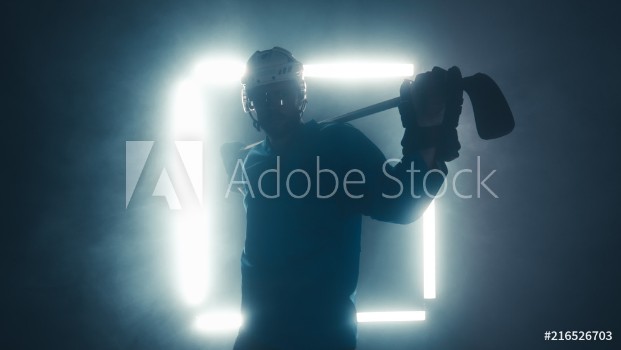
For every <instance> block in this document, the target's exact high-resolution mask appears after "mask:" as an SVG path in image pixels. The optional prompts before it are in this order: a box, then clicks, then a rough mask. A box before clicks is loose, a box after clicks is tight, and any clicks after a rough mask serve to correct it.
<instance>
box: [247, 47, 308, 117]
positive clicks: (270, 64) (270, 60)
mask: <svg viewBox="0 0 621 350" xmlns="http://www.w3.org/2000/svg"><path fill="white" fill-rule="evenodd" d="M281 81H294V82H297V83H298V85H297V86H298V89H299V90H298V92H299V97H300V98H299V101H298V109H299V111H300V115H302V113H303V112H304V109H305V108H306V82H305V81H304V65H302V63H301V62H300V61H298V60H296V59H295V58H294V57H293V55H292V54H291V52H289V51H287V50H285V49H283V48H282V47H278V46H275V47H274V48H272V49H269V50H264V51H257V52H255V53H254V54H253V55H252V56H251V57H250V59H248V63H246V72H245V73H244V75H243V76H242V79H241V83H242V91H241V95H242V96H241V97H242V106H243V107H244V112H246V113H250V116H251V117H252V119H253V120H255V118H254V117H253V116H252V114H251V112H253V111H254V106H253V105H252V101H250V99H249V98H248V92H249V91H250V90H252V89H253V88H256V87H259V86H263V85H268V84H273V83H277V82H281ZM257 126H258V125H256V121H255V127H257Z"/></svg>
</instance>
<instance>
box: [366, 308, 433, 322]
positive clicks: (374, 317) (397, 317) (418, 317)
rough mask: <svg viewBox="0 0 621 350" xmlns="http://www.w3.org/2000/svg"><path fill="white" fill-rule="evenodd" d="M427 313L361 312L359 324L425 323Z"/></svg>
mask: <svg viewBox="0 0 621 350" xmlns="http://www.w3.org/2000/svg"><path fill="white" fill-rule="evenodd" d="M424 320H425V311H391V312H359V313H358V323H370V322H412V321H424Z"/></svg>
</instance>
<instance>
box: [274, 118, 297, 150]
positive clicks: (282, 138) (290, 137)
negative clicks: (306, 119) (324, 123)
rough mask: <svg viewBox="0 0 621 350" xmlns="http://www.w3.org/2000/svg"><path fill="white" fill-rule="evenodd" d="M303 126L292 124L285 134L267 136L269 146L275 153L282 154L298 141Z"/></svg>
mask: <svg viewBox="0 0 621 350" xmlns="http://www.w3.org/2000/svg"><path fill="white" fill-rule="evenodd" d="M303 126H304V124H302V122H300V123H296V124H294V125H293V126H292V127H291V128H290V129H289V130H288V132H286V133H282V134H278V135H269V134H268V135H267V138H268V139H269V141H270V146H271V147H272V149H273V150H274V151H276V153H282V152H283V151H284V150H286V149H287V148H288V147H289V146H291V145H292V144H293V143H295V141H296V140H297V139H298V135H299V134H300V132H301V131H302V128H303Z"/></svg>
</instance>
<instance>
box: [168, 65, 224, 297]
mask: <svg viewBox="0 0 621 350" xmlns="http://www.w3.org/2000/svg"><path fill="white" fill-rule="evenodd" d="M172 97H173V99H172V118H171V125H170V129H169V130H170V133H171V135H170V136H171V138H173V140H174V145H175V152H172V153H171V155H170V156H169V157H170V158H169V160H168V161H167V163H168V164H180V166H179V167H175V170H176V179H184V178H186V179H188V180H189V183H188V184H186V186H180V187H181V188H179V193H180V199H181V206H180V208H178V209H179V210H177V211H175V212H173V213H171V216H172V219H173V227H174V229H173V232H172V247H173V254H174V256H173V259H174V262H175V277H176V283H177V290H178V293H179V294H180V296H181V298H182V300H183V301H184V302H185V303H186V304H189V305H192V306H196V305H200V304H201V303H202V302H203V301H204V300H205V298H206V296H207V293H208V289H209V286H210V285H213V281H211V280H210V276H209V272H210V266H209V259H208V257H209V247H210V245H209V241H208V238H209V228H210V227H211V222H210V217H209V215H210V213H209V212H208V211H209V210H208V208H209V206H210V203H209V201H206V202H205V201H203V192H204V190H205V187H204V183H203V180H204V178H205V176H204V174H203V164H204V163H203V162H204V161H208V160H209V158H210V155H209V154H206V153H204V152H203V149H204V147H203V140H204V139H205V135H204V130H205V127H204V125H205V104H204V100H205V98H204V88H203V86H202V83H201V82H200V81H198V80H197V79H195V78H193V77H189V78H186V79H183V80H181V81H180V82H179V83H178V84H177V85H176V86H175V87H174V90H173V96H172ZM207 149H209V148H207ZM173 157H178V159H173ZM179 161H180V162H179ZM207 178H209V177H207ZM207 187H209V186H207ZM202 205H205V206H206V207H207V208H202V207H201V206H202Z"/></svg>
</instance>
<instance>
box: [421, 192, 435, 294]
mask: <svg viewBox="0 0 621 350" xmlns="http://www.w3.org/2000/svg"><path fill="white" fill-rule="evenodd" d="M423 297H424V298H425V299H435V298H436V202H435V201H432V202H431V204H429V207H427V210H426V211H425V213H424V214H423Z"/></svg>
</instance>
